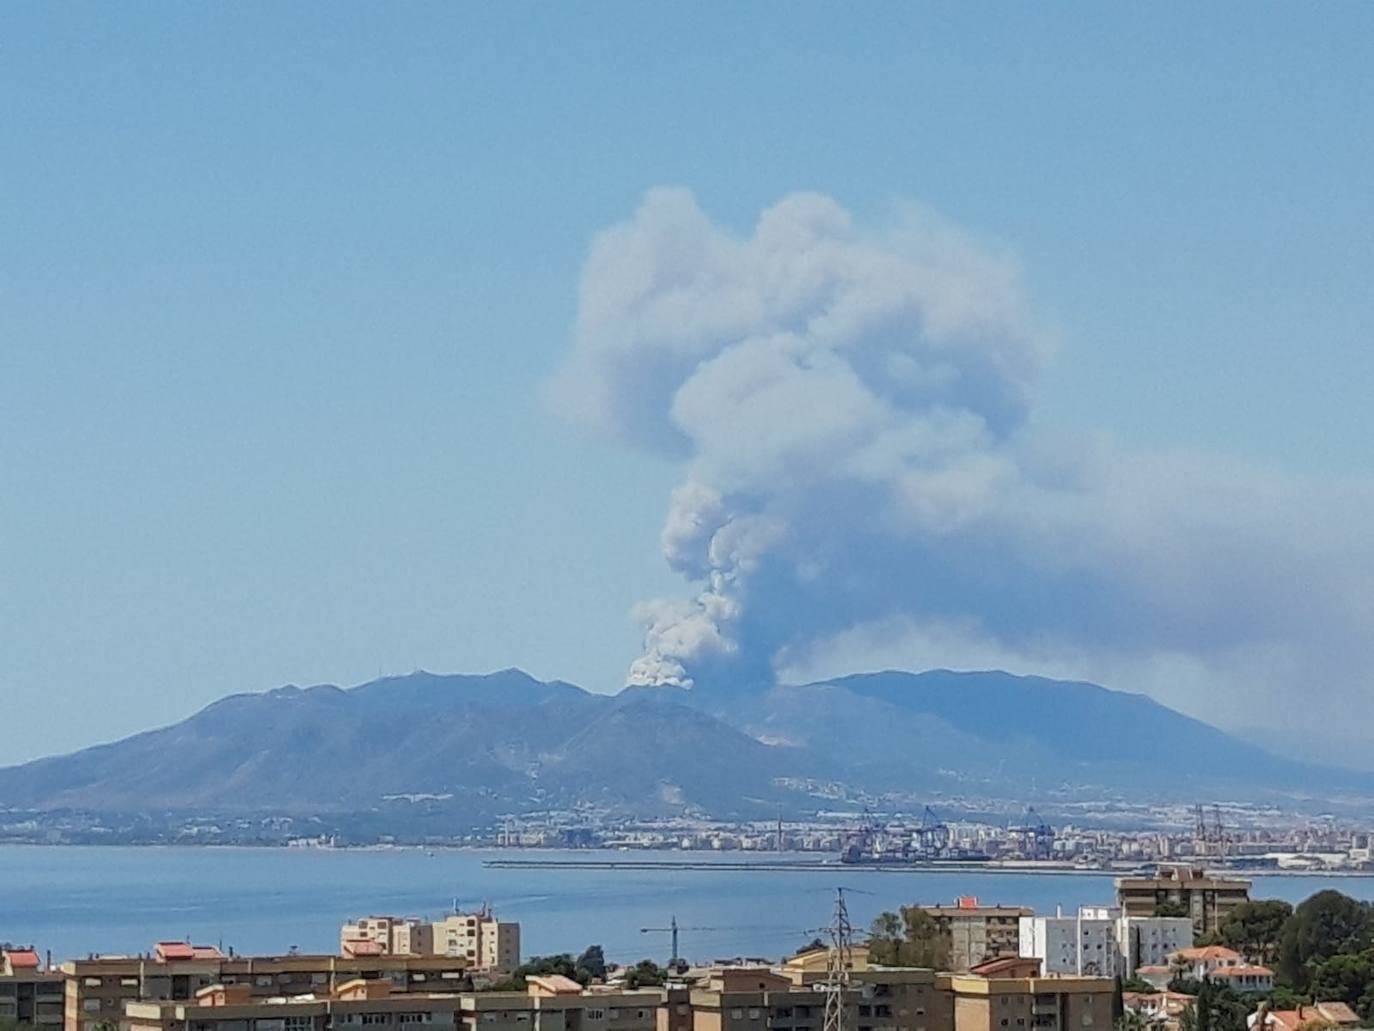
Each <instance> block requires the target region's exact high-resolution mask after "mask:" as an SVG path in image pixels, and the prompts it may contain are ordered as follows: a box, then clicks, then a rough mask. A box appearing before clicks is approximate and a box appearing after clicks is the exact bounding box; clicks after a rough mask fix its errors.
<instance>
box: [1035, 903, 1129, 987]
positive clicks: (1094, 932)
mask: <svg viewBox="0 0 1374 1031" xmlns="http://www.w3.org/2000/svg"><path fill="white" fill-rule="evenodd" d="M1116 918H1117V913H1116V911H1115V910H1113V909H1109V908H1108V907H1106V906H1081V907H1080V908H1079V910H1078V913H1077V915H1075V916H1064V915H1063V912H1062V910H1061V911H1060V912H1059V913H1057V914H1056V915H1055V916H1023V917H1022V918H1021V928H1020V929H1021V955H1022V956H1023V957H1025V958H1027V959H1038V960H1040V961H1041V964H1042V967H1041V969H1042V970H1043V971H1044V972H1045V973H1046V974H1073V975H1080V976H1085V977H1112V976H1114V975H1115V974H1117V973H1118V972H1119V971H1120V970H1121V952H1120V950H1119V948H1118V945H1117V931H1116V925H1117V919H1116Z"/></svg>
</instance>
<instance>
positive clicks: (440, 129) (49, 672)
mask: <svg viewBox="0 0 1374 1031" xmlns="http://www.w3.org/2000/svg"><path fill="white" fill-rule="evenodd" d="M1371 40H1374V8H1371V7H1369V6H1368V5H1358V4H1353V3H1352V4H1331V5H1325V6H1322V7H1312V6H1301V5H1284V6H1280V5H1260V6H1256V5H1251V4H1232V5H1227V4H1214V5H1207V6H1206V7H1205V8H1203V9H1199V8H1197V7H1196V6H1193V5H1181V4H1180V5H1150V6H1148V7H1141V6H1137V7H1133V8H1127V7H1124V6H1122V7H1115V8H1111V9H1109V8H1108V7H1106V6H1105V5H1094V4H1082V5H1072V4H1069V5H1059V6H1055V7H1053V8H1046V7H1042V6H1032V5H1020V6H1008V5H963V4H958V5H956V4H950V5H944V6H936V5H909V4H892V5H884V4H865V5H852V6H851V5H845V6H843V7H842V6H840V5H831V6H823V5H819V4H816V5H798V4H787V5H784V4H766V5H765V4H760V5H735V4H720V5H705V6H700V5H675V6H667V5H647V4H628V3H626V4H597V5H543V6H536V5H524V4H514V3H511V4H499V5H497V4H492V5H488V6H485V7H482V6H477V5H454V4H434V5H427V4H418V3H417V4H406V5H403V6H383V5H364V4H342V5H332V6H329V7H321V6H318V5H305V4H298V5H289V4H266V3H264V4H236V5H180V4H138V5H119V6H117V7H116V6H109V5H94V4H68V5H45V4H10V5H6V6H5V7H4V8H3V9H2V10H0V96H3V97H4V98H5V100H4V114H3V115H0V153H3V155H4V160H3V161H2V162H0V477H3V479H2V480H0V701H3V704H4V707H5V708H6V709H9V710H11V711H13V712H18V713H22V714H23V716H22V718H20V719H3V720H0V757H3V758H7V759H11V760H21V759H26V758H30V757H33V756H37V755H40V754H45V753H48V752H52V751H59V750H66V749H70V748H74V747H78V746H82V745H85V744H89V743H92V742H94V741H98V740H105V739H109V738H112V737H115V736H119V735H122V734H125V733H129V732H133V731H136V730H139V729H143V728H146V727H149V726H152V725H156V724H161V723H164V722H167V721H170V720H171V719H173V718H179V717H181V716H184V715H186V714H188V713H190V712H191V711H193V710H195V709H196V708H198V707H200V706H201V705H203V704H205V703H207V702H209V701H211V700H213V699H214V698H216V697H219V696H221V695H223V694H226V693H230V692H234V691H243V690H261V689H265V688H268V687H271V686H275V685H277V684H280V683H285V682H296V683H313V682H322V681H331V682H338V683H345V684H346V683H354V682H358V681H361V680H365V679H368V678H371V677H373V676H376V675H377V673H378V672H379V671H384V672H389V673H396V672H405V671H409V670H410V669H413V668H417V667H423V668H428V669H433V670H462V671H469V670H471V671H476V670H484V669H490V668H497V667H502V666H507V665H520V666H523V667H525V668H527V669H529V670H531V671H532V672H534V673H536V674H539V675H544V676H559V677H563V678H565V679H570V680H575V681H578V682H580V683H583V684H585V685H586V686H589V687H593V688H597V689H603V690H606V689H612V688H615V687H617V686H619V684H620V682H621V681H622V679H623V675H624V671H625V669H626V667H627V666H628V664H629V662H630V661H631V660H632V659H634V658H635V656H636V655H637V654H638V652H639V649H640V635H641V631H640V628H639V627H637V626H636V625H635V623H634V622H633V621H632V620H631V619H630V618H629V615H628V614H629V612H630V610H631V607H632V606H633V605H635V603H636V602H638V601H640V600H641V599H643V598H645V597H649V596H652V595H657V594H664V593H673V592H680V591H681V590H682V588H681V585H680V580H679V578H678V577H676V576H674V575H673V574H672V573H671V572H670V571H669V570H668V568H667V567H666V566H665V564H664V562H663V560H662V557H661V556H660V553H659V529H660V526H661V525H662V522H663V518H664V510H665V505H666V498H667V496H668V492H669V490H670V489H671V487H672V486H673V484H675V483H676V482H678V481H679V479H680V478H681V468H680V466H679V465H678V464H676V463H674V462H673V461H671V460H669V459H667V458H664V457H662V456H659V455H655V454H654V453H652V452H649V451H644V450H639V449H636V448H634V447H627V446H625V444H624V443H621V442H617V441H614V440H607V439H605V438H604V437H600V436H597V435H596V434H594V433H590V432H584V431H583V430H581V429H580V428H579V427H577V426H575V425H570V424H569V422H568V421H567V420H566V419H564V418H561V417H560V415H559V413H558V412H557V410H556V405H552V404H550V403H549V402H548V400H547V397H548V392H547V391H546V390H545V389H544V386H545V384H546V383H547V381H548V380H549V378H550V377H551V376H552V375H553V374H554V373H555V372H556V370H557V369H558V368H559V367H560V365H561V363H562V362H563V361H564V358H565V355H566V354H567V352H568V349H569V346H570V343H569V342H570V339H571V337H572V334H573V326H574V323H575V321H576V319H577V315H578V284H579V278H580V276H581V270H582V267H583V262H584V260H585V258H586V256H587V253H588V248H589V246H590V244H591V241H592V239H593V237H594V236H595V234H597V233H598V232H599V231H600V230H602V229H603V228H605V227H606V226H608V225H611V224H614V223H618V222H622V221H623V220H625V219H627V218H629V217H630V216H631V215H632V214H633V212H634V211H635V210H636V208H637V207H638V205H639V204H640V201H641V198H642V197H643V196H644V194H645V191H646V190H649V189H651V188H653V187H656V186H660V185H671V186H679V187H684V188H687V189H689V190H691V191H692V193H693V194H694V195H695V198H696V201H697V203H698V204H699V205H700V207H701V208H702V209H703V210H704V211H705V212H706V213H708V214H709V216H710V217H711V218H712V219H713V220H715V221H716V222H717V223H718V224H720V225H722V226H726V227H730V228H731V229H732V230H734V231H736V232H740V233H745V232H747V231H748V230H749V229H750V227H751V226H752V224H753V223H754V221H755V219H756V218H757V217H758V213H759V212H760V211H761V210H762V209H764V208H767V207H768V206H770V205H772V204H773V203H775V202H776V201H777V200H778V199H779V198H780V197H782V196H784V195H786V194H788V193H789V192H791V191H795V190H814V191H819V192H821V193H824V194H827V195H829V196H830V197H833V198H834V199H835V200H836V201H837V202H838V203H839V204H841V205H843V206H844V207H845V208H846V209H848V211H849V212H851V213H853V215H854V217H855V218H856V219H858V220H861V221H865V222H869V223H879V222H882V220H884V219H885V218H886V217H887V213H888V212H890V211H891V210H892V208H893V206H894V205H896V204H900V203H901V202H904V201H914V202H917V203H919V204H922V205H925V206H928V207H929V208H931V209H933V210H935V211H937V212H939V213H941V214H942V215H943V216H944V217H946V218H948V219H950V220H952V221H953V222H954V223H957V224H958V225H960V226H962V227H964V229H965V230H967V231H968V232H969V233H971V234H973V235H974V236H975V237H977V238H978V239H980V240H986V241H990V242H991V243H990V245H992V246H997V247H1005V248H1008V249H1010V251H1011V252H1013V253H1014V254H1015V256H1016V257H1017V259H1018V260H1019V263H1020V266H1021V267H1022V269H1023V271H1024V278H1025V282H1026V288H1027V292H1028V294H1029V296H1030V298H1031V302H1032V304H1033V305H1034V307H1035V309H1036V311H1037V312H1038V313H1039V317H1040V318H1041V319H1042V320H1043V322H1044V323H1045V324H1047V325H1050V326H1052V327H1053V334H1052V335H1053V337H1054V339H1055V341H1056V345H1057V353H1056V355H1055V357H1054V359H1053V360H1052V361H1051V362H1050V363H1048V364H1047V365H1046V366H1045V369H1044V371H1043V373H1042V375H1041V378H1040V384H1039V388H1038V399H1037V402H1036V405H1035V411H1034V415H1033V417H1032V418H1033V421H1034V422H1035V423H1036V424H1037V425H1043V426H1045V427H1048V428H1050V429H1053V430H1056V431H1061V430H1062V431H1066V432H1072V433H1082V434H1092V435H1098V434H1100V435H1104V436H1106V437H1109V438H1111V439H1113V440H1115V441H1117V442H1120V444H1121V445H1122V446H1124V447H1130V448H1145V449H1149V448H1188V449H1192V448H1204V449H1207V450H1208V451H1209V452H1212V453H1219V454H1222V455H1226V456H1232V457H1233V458H1234V459H1235V460H1236V462H1237V463H1238V464H1244V465H1247V466H1249V465H1254V466H1258V467H1261V468H1263V469H1266V470H1271V471H1274V473H1275V475H1280V476H1284V477H1287V479H1285V480H1284V481H1283V482H1284V483H1285V484H1286V486H1285V487H1284V489H1285V490H1290V491H1291V490H1295V489H1301V488H1299V487H1295V486H1293V485H1294V484H1301V483H1304V482H1307V481H1308V480H1313V479H1315V480H1318V481H1321V482H1330V481H1337V480H1339V481H1342V482H1344V481H1346V480H1350V479H1355V480H1359V481H1361V482H1363V481H1364V480H1367V479H1368V478H1370V477H1374V452H1371V449H1370V448H1369V445H1368V441H1369V440H1370V439H1371V437H1374V415H1371V406H1370V404H1369V386H1370V384H1371V383H1374V347H1371V346H1370V343H1371V331H1372V330H1374V291H1371V290H1370V289H1369V288H1368V282H1369V278H1370V269H1371V266H1374V192H1372V191H1371V189H1370V169H1371V168H1374V129H1371V122H1370V119H1369V117H1368V114H1369V112H1370V111H1371V110H1374V75H1371V72H1370V68H1371V58H1374V43H1371ZM1121 686H1128V687H1140V686H1143V687H1145V688H1148V687H1149V686H1150V685H1148V684H1146V685H1132V684H1123V685H1121ZM1166 700H1168V701H1170V702H1171V703H1173V704H1180V705H1183V706H1184V707H1188V708H1191V710H1192V711H1196V712H1199V713H1200V714H1202V715H1205V716H1208V717H1209V718H1215V719H1221V720H1222V721H1223V722H1227V721H1229V722H1232V723H1237V724H1244V723H1249V722H1258V719H1251V718H1249V716H1248V714H1247V711H1246V704H1245V701H1244V699H1243V698H1240V697H1237V696H1235V695H1228V696H1226V697H1224V698H1218V699H1217V700H1214V701H1208V700H1198V699H1196V698H1192V699H1191V700H1190V698H1189V697H1186V696H1175V697H1168V698H1167V699H1166ZM1190 701H1191V703H1192V704H1191V705H1190ZM11 707H13V708H11Z"/></svg>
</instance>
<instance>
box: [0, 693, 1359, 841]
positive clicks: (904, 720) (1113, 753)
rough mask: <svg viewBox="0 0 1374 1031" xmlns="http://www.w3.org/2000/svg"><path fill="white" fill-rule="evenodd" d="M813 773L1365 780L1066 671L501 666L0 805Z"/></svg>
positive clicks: (856, 782)
mask: <svg viewBox="0 0 1374 1031" xmlns="http://www.w3.org/2000/svg"><path fill="white" fill-rule="evenodd" d="M820 782H824V783H825V784H827V785H828V786H829V787H828V789H827V790H829V791H831V793H832V795H833V792H834V790H835V786H836V785H839V786H840V789H841V790H842V792H843V793H844V794H845V795H846V796H847V797H851V798H855V799H858V798H867V797H880V796H885V797H891V798H894V799H898V800H902V799H907V800H912V799H916V798H918V797H922V796H925V797H953V796H974V797H982V798H1000V799H1009V800H1015V799H1020V800H1023V801H1024V800H1029V799H1031V798H1033V797H1039V796H1042V795H1043V796H1046V797H1083V798H1091V797H1094V793H1097V797H1104V796H1102V793H1103V792H1106V793H1109V794H1110V793H1127V794H1131V795H1132V796H1133V797H1139V798H1142V799H1153V798H1156V797H1158V798H1160V799H1165V798H1174V799H1182V798H1188V797H1214V795H1213V794H1212V792H1214V791H1217V790H1225V791H1226V792H1228V793H1230V794H1232V795H1233V796H1234V797H1242V796H1244V795H1245V793H1246V792H1249V796H1251V797H1272V798H1278V797H1284V798H1301V797H1307V796H1313V795H1319V794H1320V793H1321V792H1351V793H1355V794H1359V795H1361V796H1363V795H1365V794H1367V795H1369V796H1370V797H1374V776H1371V775H1369V774H1364V773H1360V772H1357V771H1347V770H1338V769H1334V768H1331V767H1328V766H1322V765H1318V764H1314V763H1303V762H1298V761H1295V760H1288V759H1283V758H1281V757H1278V756H1275V755H1273V754H1272V753H1270V752H1268V751H1267V750H1265V749H1262V748H1260V747H1258V746H1256V745H1254V744H1251V743H1249V742H1246V741H1243V740H1239V739H1236V738H1234V737H1232V736H1231V735H1228V734H1226V733H1225V732H1224V731H1221V730H1219V729H1217V728H1215V727H1213V726H1211V725H1209V724H1206V723H1204V722H1203V721H1200V720H1196V719H1194V718H1192V717H1189V716H1185V715H1183V714H1181V713H1178V712H1176V711H1174V710H1172V709H1170V708H1168V707H1167V706H1164V705H1161V704H1160V703H1158V702H1156V701H1154V700H1153V699H1151V698H1149V697H1148V696H1146V695H1141V694H1133V693H1128V692H1121V691H1114V690H1112V689H1110V688H1106V687H1103V686H1101V685H1098V684H1092V683H1089V682H1087V681H1059V680H1052V679H1050V678H1045V677H1034V676H1019V675H1014V674H1010V673H1005V672H1002V671H953V670H928V671H925V672H922V673H910V672H906V671H901V670H886V671H878V672H871V673H858V674H851V675H849V676H845V677H836V678H832V679H829V680H822V681H817V682H814V683H811V684H802V685H792V686H777V685H774V686H771V687H769V688H768V689H766V690H764V691H762V692H759V691H749V692H739V691H728V690H727V691H720V690H715V691H712V690H707V691H702V692H693V691H682V690H680V689H676V688H668V687H661V688H643V687H636V688H626V689H625V690H623V691H621V692H620V693H619V694H616V695H603V694H596V693H592V692H589V691H586V690H585V689H583V688H581V687H579V686H577V685H575V684H571V683H568V682H566V681H561V680H552V681H541V680H538V679H536V678H534V677H532V676H530V675H529V674H528V673H526V672H524V671H523V670H520V669H517V668H514V667H511V668H507V669H504V670H498V671H495V672H492V673H487V674H437V673H430V672H427V671H422V670H421V671H416V672H415V673H411V674H407V675H404V676H391V677H382V678H378V679H376V680H372V681H368V682H366V683H363V684H358V685H355V686H353V687H349V688H343V687H339V686H337V685H333V684H315V685H311V686H308V687H299V686H297V685H292V684H288V685H283V686H281V687H277V688H272V689H270V690H267V691H263V692H257V693H253V692H243V693H237V694H233V695H229V696H226V697H224V698H221V699H218V700H217V701H214V702H212V703H210V704H209V705H206V706H205V707H203V708H202V709H200V710H199V711H198V712H196V713H194V714H192V715H191V716H189V717H187V718H186V719H184V720H181V721H179V722H177V723H173V724H170V725H168V726H165V727H161V728H156V729H153V730H148V731H143V732H141V733H139V734H135V735H132V736H130V737H127V738H124V739H122V740H120V741H115V742H109V743H105V744H101V745H96V746H93V747H91V748H87V749H82V750H79V751H77V752H73V753H69V754H67V755H63V756H52V757H48V758H44V759H38V760H34V761H32V762H29V763H25V764H21V765H18V766H11V767H6V768H2V769H0V806H7V807H10V808H20V809H30V810H52V809H60V808H68V807H76V808H83V809H90V810H96V811H101V810H110V811H130V810H138V809H142V810H154V809H156V810H175V811H183V810H197V809H208V810H214V811H233V812H257V811H269V810H273V811H285V812H302V813H313V812H338V811H373V810H378V809H379V807H380V808H383V809H384V808H385V807H384V805H383V803H384V801H385V800H386V799H388V798H394V797H409V796H417V795H423V796H426V797H435V798H444V799H446V800H448V801H447V802H446V803H445V804H446V806H447V807H448V809H449V810H451V815H452V818H453V819H454V820H458V821H472V822H481V821H483V820H489V819H490V818H491V817H492V816H493V815H495V814H497V813H503V812H522V811H523V812H528V811H539V810H548V809H567V808H576V807H579V806H587V805H591V806H598V807H602V808H604V809H606V810H608V811H612V812H621V813H626V814H640V815H652V814H659V815H661V814H673V813H677V814H694V815H713V816H727V815H728V816H738V817H758V816H759V815H760V814H768V813H772V812H775V811H776V810H778V809H781V808H787V809H788V810H789V811H795V812H804V811H807V808H808V807H810V808H811V809H812V810H814V808H816V807H817V806H818V804H819V803H818V801H817V799H816V798H814V797H812V796H811V795H810V794H809V791H810V790H811V789H810V788H809V787H808V786H807V785H811V784H815V783H820ZM1204 789H1205V790H1206V791H1207V792H1208V793H1207V794H1206V795H1198V794H1197V792H1198V791H1200V790H1204Z"/></svg>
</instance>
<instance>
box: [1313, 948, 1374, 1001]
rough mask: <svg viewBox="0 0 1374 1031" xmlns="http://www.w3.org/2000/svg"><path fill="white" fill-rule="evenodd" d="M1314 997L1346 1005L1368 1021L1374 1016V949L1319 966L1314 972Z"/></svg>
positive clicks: (1323, 961)
mask: <svg viewBox="0 0 1374 1031" xmlns="http://www.w3.org/2000/svg"><path fill="white" fill-rule="evenodd" d="M1312 997H1313V998H1314V999H1316V1000H1317V1001H1318V1002H1344V1003H1347V1004H1349V1005H1350V1007H1351V1008H1353V1009H1354V1010H1356V1011H1357V1012H1358V1013H1360V1014H1361V1015H1362V1016H1364V1017H1370V1016H1374V949H1365V950H1364V951H1363V952H1357V953H1355V954H1353V955H1349V954H1346V955H1340V956H1332V957H1331V958H1329V959H1324V960H1322V961H1321V962H1320V963H1318V964H1317V965H1316V966H1315V967H1313V968H1312Z"/></svg>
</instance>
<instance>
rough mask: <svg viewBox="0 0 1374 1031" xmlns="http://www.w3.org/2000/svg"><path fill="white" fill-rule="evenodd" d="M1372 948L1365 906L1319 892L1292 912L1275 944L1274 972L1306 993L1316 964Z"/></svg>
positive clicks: (1328, 891)
mask: <svg viewBox="0 0 1374 1031" xmlns="http://www.w3.org/2000/svg"><path fill="white" fill-rule="evenodd" d="M1371 945H1374V936H1371V920H1370V910H1369V907H1368V906H1367V905H1366V904H1365V903H1363V902H1357V901H1355V900H1354V899H1352V898H1350V897H1349V896H1348V895H1342V894H1341V893H1340V892H1338V891H1334V890H1331V889H1328V890H1326V891H1319V892H1317V894H1315V895H1313V896H1312V897H1311V898H1309V899H1308V900H1307V901H1306V902H1303V903H1302V904H1301V905H1299V906H1298V908H1297V909H1295V910H1294V911H1293V915H1292V916H1291V917H1290V918H1289V919H1288V920H1287V922H1286V923H1285V924H1284V927H1283V934H1282V936H1281V939H1280V943H1279V964H1278V973H1279V976H1280V977H1281V978H1282V979H1283V980H1284V982H1285V983H1287V984H1289V985H1291V986H1292V987H1294V988H1297V989H1299V990H1306V989H1307V988H1308V987H1309V986H1310V985H1311V983H1312V973H1313V970H1314V969H1315V968H1316V966H1317V965H1318V964H1320V963H1321V962H1322V961H1324V960H1327V959H1330V958H1331V957H1332V956H1337V955H1341V954H1343V953H1347V954H1348V953H1356V952H1360V951H1362V950H1364V949H1366V948H1369V947H1370V946H1371Z"/></svg>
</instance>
